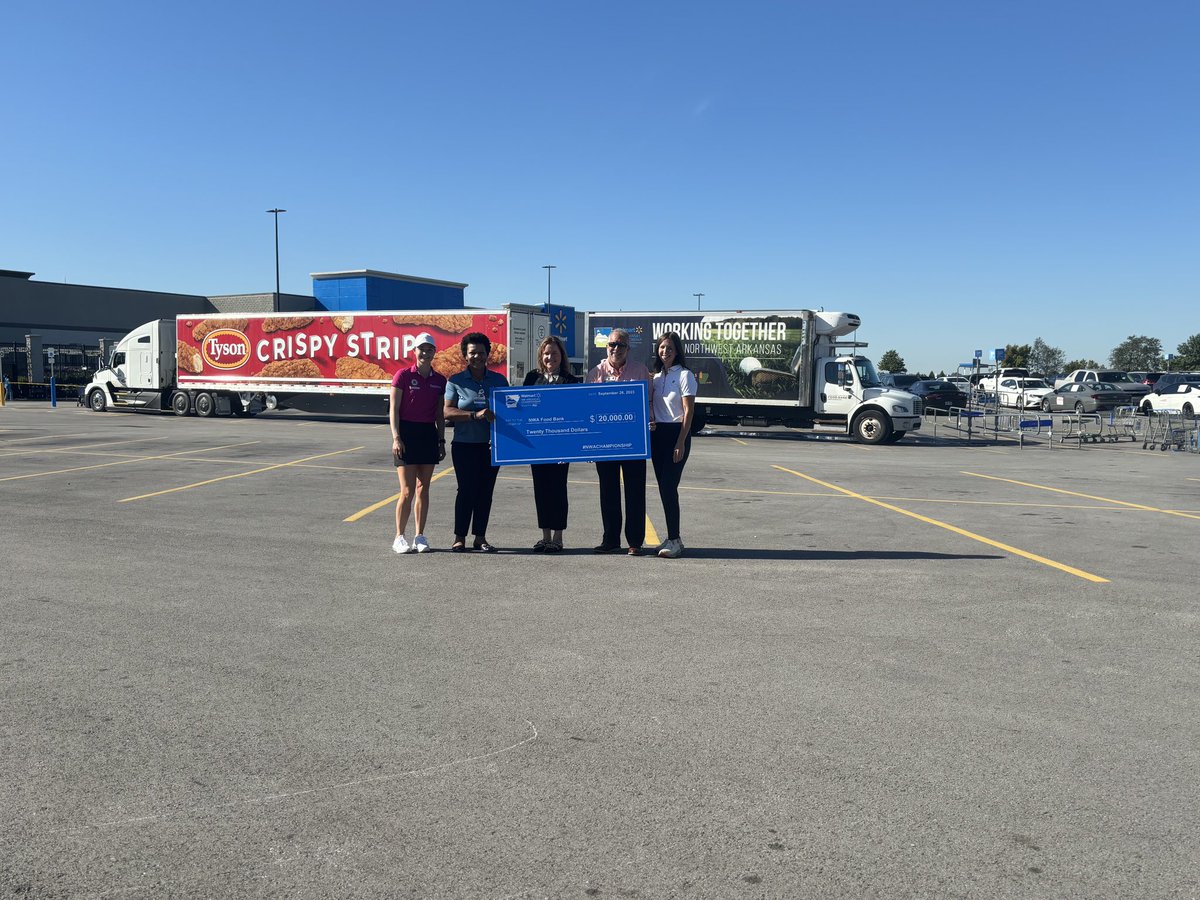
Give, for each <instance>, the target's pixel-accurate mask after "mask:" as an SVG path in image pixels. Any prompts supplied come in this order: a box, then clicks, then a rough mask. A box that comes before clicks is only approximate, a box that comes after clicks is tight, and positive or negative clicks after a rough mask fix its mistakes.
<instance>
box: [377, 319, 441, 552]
mask: <svg viewBox="0 0 1200 900" xmlns="http://www.w3.org/2000/svg"><path fill="white" fill-rule="evenodd" d="M416 342H417V346H416V354H417V364H416V365H415V366H409V367H408V368H407V369H401V370H400V371H399V372H397V373H396V374H395V376H394V377H393V378H392V393H391V401H392V402H391V409H390V411H389V414H388V418H389V420H390V421H391V425H392V462H394V463H395V464H396V474H397V475H398V476H399V477H400V499H399V500H397V501H396V539H395V540H394V541H392V549H393V550H395V551H396V552H397V553H408V552H409V551H410V550H415V551H416V552H417V553H426V552H428V550H429V541H427V540H426V539H425V518H426V516H428V514H429V482H430V481H431V480H432V479H433V468H434V466H436V465H437V464H438V463H439V462H441V461H442V460H443V459H444V458H445V457H446V419H445V416H444V414H443V409H442V395H443V394H444V393H445V392H446V379H445V377H443V376H441V375H439V374H438V373H437V372H435V371H433V354H434V353H436V352H437V345H436V344H435V343H434V340H433V335H431V334H429V333H428V332H423V333H422V334H418V335H417V337H416ZM414 494H415V495H416V506H417V534H416V537H414V538H413V542H412V544H411V545H410V544H409V543H408V540H407V539H406V538H405V537H404V530H405V529H406V528H407V527H408V517H409V514H410V513H411V512H412V508H413V496H414Z"/></svg>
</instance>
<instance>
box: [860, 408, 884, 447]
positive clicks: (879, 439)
mask: <svg viewBox="0 0 1200 900" xmlns="http://www.w3.org/2000/svg"><path fill="white" fill-rule="evenodd" d="M851 431H852V432H853V434H854V439H855V440H856V441H858V442H859V443H860V444H882V443H883V442H884V441H886V440H887V439H888V437H890V436H891V433H892V421H891V419H889V418H888V417H887V416H885V415H884V414H883V413H882V412H880V411H879V410H874V409H869V410H867V411H866V412H860V413H859V414H858V415H857V416H855V417H854V425H853V427H852V428H851Z"/></svg>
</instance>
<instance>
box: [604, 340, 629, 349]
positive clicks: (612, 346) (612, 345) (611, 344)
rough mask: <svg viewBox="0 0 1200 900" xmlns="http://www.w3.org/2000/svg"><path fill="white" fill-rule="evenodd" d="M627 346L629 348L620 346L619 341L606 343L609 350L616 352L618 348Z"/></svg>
mask: <svg viewBox="0 0 1200 900" xmlns="http://www.w3.org/2000/svg"><path fill="white" fill-rule="evenodd" d="M628 346H629V345H628V344H622V343H621V342H620V341H609V342H608V349H609V350H616V349H617V348H618V347H628Z"/></svg>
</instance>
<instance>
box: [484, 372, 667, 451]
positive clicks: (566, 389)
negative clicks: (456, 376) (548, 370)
mask: <svg viewBox="0 0 1200 900" xmlns="http://www.w3.org/2000/svg"><path fill="white" fill-rule="evenodd" d="M648 388H649V385H647V384H646V382H644V381H608V382H604V383H603V384H565V385H555V386H551V387H526V388H497V389H496V390H494V391H492V410H493V411H494V412H495V413H496V421H495V422H493V423H492V465H494V466H515V465H525V464H529V463H559V462H579V461H589V462H591V461H595V460H611V459H648V458H649V457H650V425H649V409H648V405H647V403H646V396H647V395H646V392H647V390H648Z"/></svg>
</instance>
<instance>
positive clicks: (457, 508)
mask: <svg viewBox="0 0 1200 900" xmlns="http://www.w3.org/2000/svg"><path fill="white" fill-rule="evenodd" d="M450 456H451V458H452V459H453V460H454V477H455V478H457V479H458V496H457V497H455V498H454V533H455V534H456V535H459V536H462V537H466V536H467V534H468V529H471V530H470V532H469V533H470V534H474V535H475V536H476V537H484V536H486V535H487V527H488V519H490V518H491V515H492V493H493V492H494V491H495V490H496V476H497V475H499V474H500V469H498V468H497V467H496V466H493V465H492V448H491V445H490V444H468V443H464V442H463V441H455V442H454V443H452V444H451V445H450Z"/></svg>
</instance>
